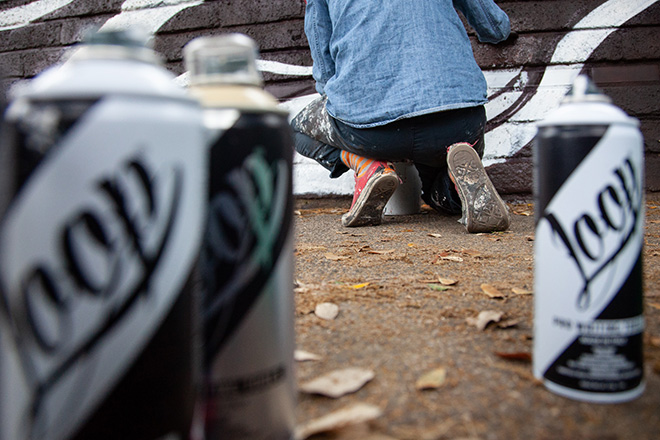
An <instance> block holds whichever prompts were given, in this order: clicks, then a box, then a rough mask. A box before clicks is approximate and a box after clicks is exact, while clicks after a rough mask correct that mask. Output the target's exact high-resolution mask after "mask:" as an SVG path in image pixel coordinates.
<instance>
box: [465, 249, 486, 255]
mask: <svg viewBox="0 0 660 440" xmlns="http://www.w3.org/2000/svg"><path fill="white" fill-rule="evenodd" d="M461 253H462V254H465V255H469V256H471V257H480V256H481V252H479V251H477V250H474V249H463V250H462V251H461Z"/></svg>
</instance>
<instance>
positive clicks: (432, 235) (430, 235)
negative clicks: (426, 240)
mask: <svg viewBox="0 0 660 440" xmlns="http://www.w3.org/2000/svg"><path fill="white" fill-rule="evenodd" d="M428 235H429V237H434V238H442V235H440V234H428Z"/></svg>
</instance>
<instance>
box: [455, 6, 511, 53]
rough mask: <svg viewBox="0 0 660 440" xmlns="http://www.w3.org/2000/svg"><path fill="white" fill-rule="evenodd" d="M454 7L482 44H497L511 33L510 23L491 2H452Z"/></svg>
mask: <svg viewBox="0 0 660 440" xmlns="http://www.w3.org/2000/svg"><path fill="white" fill-rule="evenodd" d="M453 2H454V7H455V8H456V9H457V10H459V11H461V13H463V15H464V16H465V18H466V19H467V21H468V23H469V25H470V26H472V27H473V28H474V30H475V31H476V32H477V38H479V41H481V42H482V43H499V42H502V41H504V40H506V39H507V38H508V37H509V34H510V33H511V23H510V22H509V16H508V15H506V12H504V11H503V10H502V9H500V7H499V6H497V5H496V4H495V2H494V1H493V0H453Z"/></svg>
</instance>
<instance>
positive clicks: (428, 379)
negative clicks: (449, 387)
mask: <svg viewBox="0 0 660 440" xmlns="http://www.w3.org/2000/svg"><path fill="white" fill-rule="evenodd" d="M446 380H447V370H446V369H445V368H442V367H441V368H436V369H435V370H432V371H429V372H428V373H426V374H424V375H423V376H422V377H420V378H419V379H418V380H417V382H416V383H415V388H417V389H418V390H430V389H435V388H440V387H441V386H442V385H444V383H445V382H446Z"/></svg>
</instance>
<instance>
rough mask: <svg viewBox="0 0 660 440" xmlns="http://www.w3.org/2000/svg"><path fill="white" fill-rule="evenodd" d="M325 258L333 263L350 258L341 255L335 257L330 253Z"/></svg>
mask: <svg viewBox="0 0 660 440" xmlns="http://www.w3.org/2000/svg"><path fill="white" fill-rule="evenodd" d="M324 257H325V258H326V259H328V260H331V261H339V260H345V259H347V258H348V257H342V256H341V255H335V254H330V253H327V254H325V255H324Z"/></svg>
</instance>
